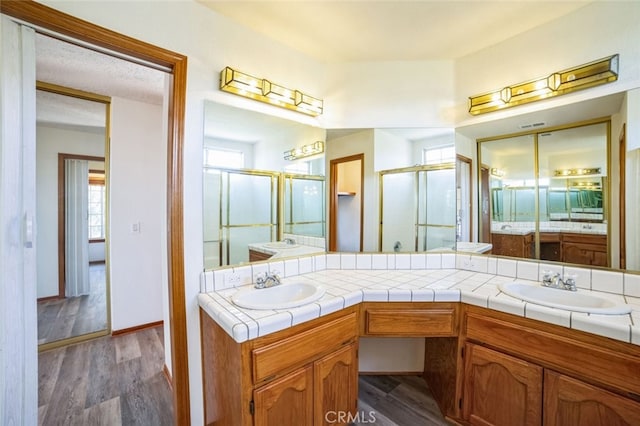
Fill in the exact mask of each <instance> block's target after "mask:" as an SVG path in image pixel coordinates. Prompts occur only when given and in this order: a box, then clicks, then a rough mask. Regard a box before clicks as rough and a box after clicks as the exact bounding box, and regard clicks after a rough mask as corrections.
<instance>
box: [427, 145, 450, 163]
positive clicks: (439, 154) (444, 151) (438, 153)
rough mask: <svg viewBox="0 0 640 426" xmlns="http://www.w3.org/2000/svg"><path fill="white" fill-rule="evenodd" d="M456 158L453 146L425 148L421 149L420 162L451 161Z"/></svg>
mask: <svg viewBox="0 0 640 426" xmlns="http://www.w3.org/2000/svg"><path fill="white" fill-rule="evenodd" d="M455 159H456V148H455V146H445V147H441V148H427V149H425V150H423V151H422V164H442V163H452V162H454V161H455Z"/></svg>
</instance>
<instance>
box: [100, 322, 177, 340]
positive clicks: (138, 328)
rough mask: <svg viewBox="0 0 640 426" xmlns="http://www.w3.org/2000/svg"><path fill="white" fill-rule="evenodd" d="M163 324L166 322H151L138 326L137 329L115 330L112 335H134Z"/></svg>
mask: <svg viewBox="0 0 640 426" xmlns="http://www.w3.org/2000/svg"><path fill="white" fill-rule="evenodd" d="M163 324H164V321H156V322H150V323H147V324H141V325H136V326H135V327H129V328H123V329H120V330H113V331H111V335H112V336H120V335H121V334H127V333H134V332H136V331H140V330H144V329H145V328H153V327H157V326H159V325H163Z"/></svg>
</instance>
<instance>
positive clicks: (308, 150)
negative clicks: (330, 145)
mask: <svg viewBox="0 0 640 426" xmlns="http://www.w3.org/2000/svg"><path fill="white" fill-rule="evenodd" d="M323 152H324V142H322V141H317V142H314V143H312V144H309V145H304V146H300V147H298V148H293V149H290V150H288V151H285V152H284V159H285V160H297V159H298V158H304V157H310V156H312V155H316V154H322V153H323Z"/></svg>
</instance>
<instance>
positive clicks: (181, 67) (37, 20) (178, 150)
mask: <svg viewBox="0 0 640 426" xmlns="http://www.w3.org/2000/svg"><path fill="white" fill-rule="evenodd" d="M0 13H2V14H5V15H7V16H11V17H14V18H16V19H18V20H20V21H22V22H24V23H26V24H31V25H35V26H36V27H38V28H41V29H44V30H48V31H52V32H55V33H57V34H61V35H63V36H66V37H71V38H72V39H75V40H78V41H80V42H83V43H87V44H89V45H94V46H97V47H100V48H102V49H107V50H110V51H113V52H117V53H120V54H124V55H127V56H130V57H132V58H137V59H141V60H144V61H146V62H148V63H150V64H155V65H158V66H160V67H163V68H166V69H168V70H169V71H168V72H169V73H170V74H171V76H172V78H171V83H170V92H169V99H168V105H169V108H168V110H169V112H168V129H167V251H168V284H169V318H170V321H169V322H170V329H171V338H170V344H171V357H172V366H173V372H172V373H173V374H172V376H173V377H172V385H173V386H172V389H173V402H174V418H175V423H176V424H178V425H189V424H190V423H191V414H190V398H189V365H188V357H187V313H186V301H185V278H184V229H183V227H184V224H183V159H182V156H183V147H184V113H185V106H186V96H187V93H186V86H187V57H186V56H184V55H181V54H179V53H175V52H172V51H170V50H166V49H163V48H161V47H157V46H154V45H152V44H149V43H145V42H143V41H140V40H136V39H134V38H131V37H128V36H125V35H123V34H119V33H117V32H115V31H112V30H109V29H107V28H104V27H100V26H98V25H95V24H92V23H90V22H88V21H84V20H82V19H79V18H76V17H74V16H71V15H68V14H66V13H63V12H60V11H58V10H56V9H52V8H50V7H47V6H45V5H43V4H40V3H36V2H35V1H32V0H23V1H11V0H2V1H1V2H0ZM34 85H35V81H34Z"/></svg>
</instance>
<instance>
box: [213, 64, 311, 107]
mask: <svg viewBox="0 0 640 426" xmlns="http://www.w3.org/2000/svg"><path fill="white" fill-rule="evenodd" d="M220 90H222V91H224V92H229V93H233V94H236V95H239V96H243V97H245V98H249V99H253V100H256V101H260V102H264V103H267V104H271V105H275V106H279V107H282V108H286V109H290V110H292V111H297V112H300V113H303V114H307V115H310V116H313V117H315V116H317V115H320V114H322V107H323V103H322V99H317V98H314V97H312V96H309V95H306V94H304V93H302V92H300V91H299V90H293V89H288V88H286V87H284V86H280V85H279V84H275V83H273V82H271V81H269V80H267V79H265V78H258V77H254V76H252V75H249V74H245V73H243V72H240V71H238V70H234V69H233V68H230V67H225V69H223V70H222V71H221V72H220Z"/></svg>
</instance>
